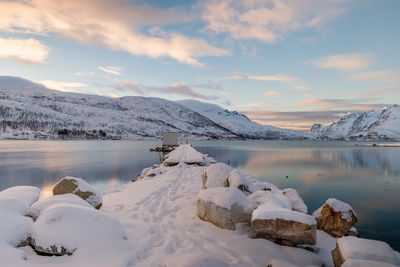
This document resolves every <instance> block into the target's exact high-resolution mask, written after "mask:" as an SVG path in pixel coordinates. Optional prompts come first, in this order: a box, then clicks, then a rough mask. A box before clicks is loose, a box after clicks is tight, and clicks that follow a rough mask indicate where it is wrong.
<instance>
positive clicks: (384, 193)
mask: <svg viewBox="0 0 400 267" xmlns="http://www.w3.org/2000/svg"><path fill="white" fill-rule="evenodd" d="M196 145H197V146H198V149H199V150H200V151H202V152H204V153H208V154H210V155H211V156H212V157H214V158H215V159H216V160H218V161H223V162H228V161H229V162H230V164H231V165H232V166H233V167H236V168H238V169H240V170H242V171H243V172H246V173H248V174H251V175H253V176H255V177H258V178H260V179H265V180H268V181H270V182H272V183H274V184H276V185H277V186H279V187H280V188H287V187H294V188H296V189H297V190H298V191H299V193H300V194H301V195H302V196H303V198H304V200H305V202H306V204H307V205H308V207H309V211H310V212H312V211H314V210H315V209H317V208H318V207H320V206H321V205H322V204H323V203H324V202H325V200H326V199H328V198H329V197H335V198H338V199H340V200H343V201H345V202H348V203H350V204H351V205H352V206H353V208H354V209H355V211H356V213H357V216H358V219H359V223H358V224H357V227H358V228H359V230H360V233H361V235H362V236H364V237H367V238H371V239H381V240H385V241H386V242H388V243H389V244H390V245H391V246H392V247H393V248H395V249H396V250H398V251H399V250H400V230H399V229H398V225H397V224H396V223H397V222H399V221H400V205H399V204H398V203H399V202H400V148H376V147H357V146H354V144H353V143H340V142H327V143H321V142H283V141H280V142H279V141H268V142H260V141H248V142H247V143H246V142H243V144H242V145H238V144H237V143H234V144H232V145H231V146H229V145H227V144H226V142H225V143H223V144H220V143H218V142H214V143H208V144H204V143H200V142H199V143H197V144H196ZM286 177H288V178H286Z"/></svg>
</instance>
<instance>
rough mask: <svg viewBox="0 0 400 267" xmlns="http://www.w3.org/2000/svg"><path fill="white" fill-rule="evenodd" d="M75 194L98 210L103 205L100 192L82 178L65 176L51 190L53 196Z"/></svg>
mask: <svg viewBox="0 0 400 267" xmlns="http://www.w3.org/2000/svg"><path fill="white" fill-rule="evenodd" d="M70 193H71V194H75V195H77V196H79V197H80V198H82V199H83V200H86V201H87V202H88V203H89V204H90V205H92V206H93V207H95V208H96V209H99V208H100V207H101V205H102V203H103V197H102V195H101V193H100V192H98V191H97V190H95V189H94V188H93V187H92V186H91V185H90V184H88V183H87V182H86V181H85V180H83V179H82V178H77V177H71V176H67V177H64V178H62V179H61V180H60V181H59V182H58V183H57V184H56V185H55V186H54V188H53V195H63V194H70Z"/></svg>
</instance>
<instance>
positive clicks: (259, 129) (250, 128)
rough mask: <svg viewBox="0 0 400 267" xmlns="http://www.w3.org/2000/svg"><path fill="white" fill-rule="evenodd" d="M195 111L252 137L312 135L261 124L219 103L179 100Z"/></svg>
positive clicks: (299, 136)
mask: <svg viewBox="0 0 400 267" xmlns="http://www.w3.org/2000/svg"><path fill="white" fill-rule="evenodd" d="M177 102H178V103H179V104H182V105H184V106H186V107H188V108H190V109H191V110H193V111H196V112H198V113H200V114H201V115H203V116H205V117H207V118H209V119H210V120H212V121H213V122H215V123H217V124H219V125H220V126H222V127H224V128H226V129H229V130H230V131H232V132H233V133H235V134H237V135H240V136H243V137H245V138H250V139H309V138H313V136H312V135H309V134H306V133H302V132H299V131H294V130H289V129H282V128H278V127H274V126H271V125H261V124H258V123H256V122H254V121H252V120H250V119H249V118H248V117H246V115H243V114H240V113H238V112H236V111H229V110H226V109H223V108H221V107H219V106H217V105H214V104H209V103H204V102H200V101H197V100H181V101H177Z"/></svg>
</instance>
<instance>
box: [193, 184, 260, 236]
mask: <svg viewBox="0 0 400 267" xmlns="http://www.w3.org/2000/svg"><path fill="white" fill-rule="evenodd" d="M251 212H252V204H251V203H250V201H249V200H248V199H247V198H246V196H245V195H244V194H243V192H242V191H240V190H239V189H235V188H226V187H216V188H209V189H205V190H201V191H200V192H199V195H198V200H197V215H198V216H199V217H200V218H201V219H202V220H204V221H207V222H211V223H213V224H215V225H216V226H218V227H221V228H223V229H229V230H235V225H236V224H237V223H249V222H250V218H251Z"/></svg>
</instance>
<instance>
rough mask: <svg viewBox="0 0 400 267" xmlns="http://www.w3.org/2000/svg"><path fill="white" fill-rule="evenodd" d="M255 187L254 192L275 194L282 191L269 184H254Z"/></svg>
mask: <svg viewBox="0 0 400 267" xmlns="http://www.w3.org/2000/svg"><path fill="white" fill-rule="evenodd" d="M253 187H254V192H256V191H258V190H264V191H274V192H277V191H280V190H279V188H278V187H276V186H275V185H273V184H271V183H268V182H256V183H253ZM254 192H253V193H254Z"/></svg>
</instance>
